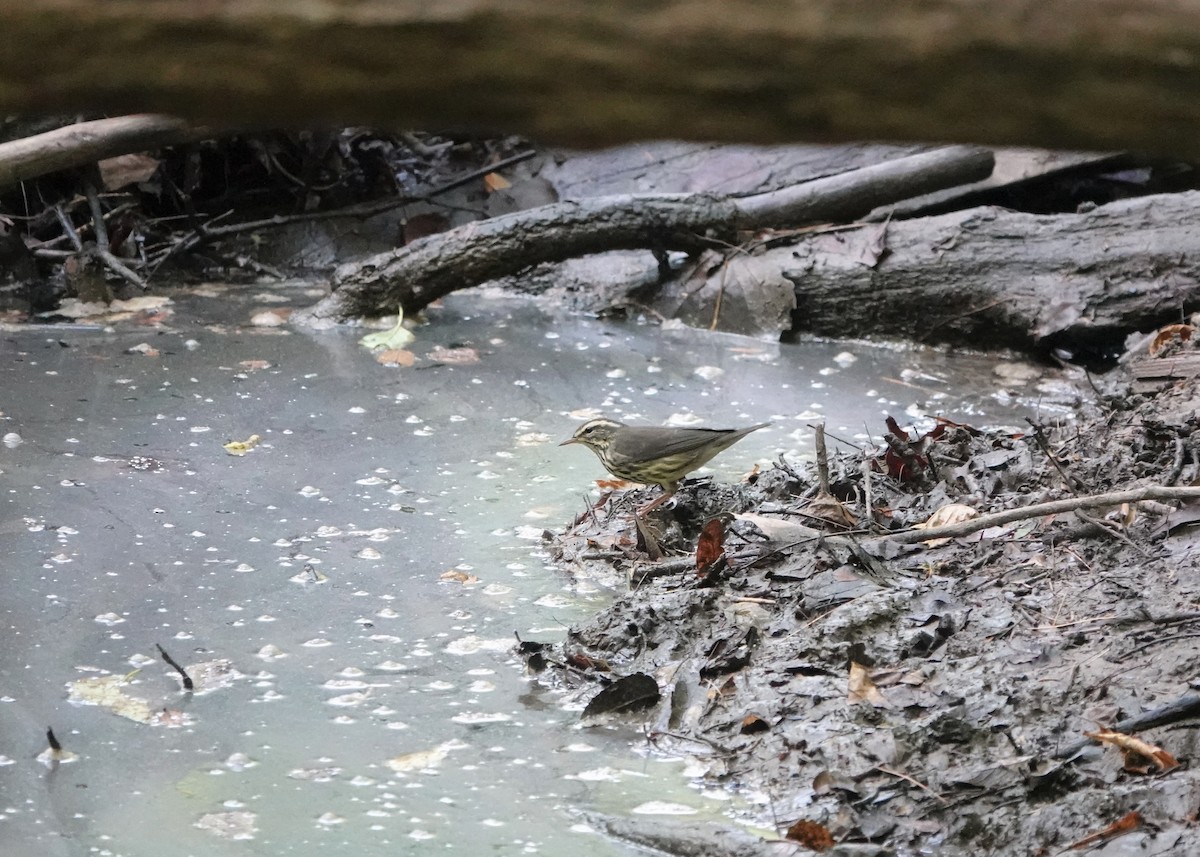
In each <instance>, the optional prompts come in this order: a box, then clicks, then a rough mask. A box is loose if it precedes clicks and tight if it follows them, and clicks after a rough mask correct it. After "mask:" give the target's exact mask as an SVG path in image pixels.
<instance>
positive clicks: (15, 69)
mask: <svg viewBox="0 0 1200 857" xmlns="http://www.w3.org/2000/svg"><path fill="white" fill-rule="evenodd" d="M0 21H2V22H3V32H4V50H3V51H0V110H4V111H6V112H14V113H20V112H26V113H34V112H45V111H66V112H70V111H72V110H105V111H108V112H111V113H119V112H131V111H146V110H154V111H160V112H166V113H172V114H175V115H180V116H187V117H190V118H193V119H200V120H214V119H216V120H220V121H229V122H240V123H247V124H253V125H256V126H261V125H262V124H264V123H265V124H268V125H272V126H277V125H293V126H294V125H311V124H314V123H322V122H323V123H330V122H343V123H344V122H347V121H350V122H366V123H370V124H375V125H379V126H385V127H386V126H391V127H397V128H404V127H410V128H411V127H418V128H446V127H469V128H477V129H488V128H491V129H498V130H503V131H513V132H519V133H523V134H527V135H529V136H532V137H534V138H537V139H543V140H547V141H557V142H561V143H569V144H571V145H590V146H594V145H601V144H607V143H613V142H617V141H620V140H632V139H653V138H667V139H703V140H726V141H730V140H738V141H744V142H792V141H797V140H853V139H890V140H924V141H942V142H944V141H961V142H976V143H993V144H1000V143H1010V144H1018V145H1022V144H1023V145H1040V146H1045V147H1048V148H1102V149H1136V150H1141V151H1151V152H1162V153H1168V154H1170V153H1173V154H1175V155H1177V156H1179V157H1193V158H1194V157H1196V156H1198V155H1200V135H1198V134H1197V133H1196V130H1197V128H1198V127H1200V76H1197V75H1196V74H1195V73H1194V69H1195V65H1196V61H1197V57H1198V56H1200V4H1196V3H1191V2H1168V0H1040V2H994V3H981V2H978V0H920V2H909V3H887V2H879V0H777V2H771V3H730V2H728V0H671V2H660V3H650V4H647V3H645V2H640V0H610V2H605V3H597V2H594V0H557V2H551V3H548V2H544V0H471V2H461V0H428V2H415V0H405V2H400V0H337V2H330V0H324V2H322V0H316V2H309V3H295V2H291V0H241V2H228V0H226V2H206V3H184V2H178V0H174V1H173V2H168V0H105V2H103V3H97V2H95V0H0Z"/></svg>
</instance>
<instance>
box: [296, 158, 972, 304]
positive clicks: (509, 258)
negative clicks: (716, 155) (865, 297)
mask: <svg viewBox="0 0 1200 857" xmlns="http://www.w3.org/2000/svg"><path fill="white" fill-rule="evenodd" d="M992 163H993V159H992V153H991V152H990V151H989V150H986V149H980V148H975V147H947V148H942V149H936V150H933V151H930V152H922V153H920V154H917V155H911V156H908V157H905V158H898V159H896V160H894V161H888V162H885V163H882V164H876V165H874V166H870V167H864V168H862V169H859V170H852V171H849V172H846V173H842V174H840V175H835V176H830V177H827V178H822V179H817V180H815V181H812V182H806V183H804V184H801V185H797V186H794V187H789V188H783V189H780V190H776V191H771V192H769V193H763V194H756V195H752V196H745V197H740V198H733V197H719V196H715V195H712V194H661V195H622V196H614V197H599V198H596V199H590V200H574V201H567V202H558V203H554V204H552V205H547V206H541V207H538V208H534V209H530V210H527V211H521V212H516V213H513V214H509V215H504V216H501V217H496V218H493V219H491V220H485V221H477V222H473V223H469V224H467V225H465V226H462V227H459V228H457V229H453V230H451V231H449V232H443V233H440V234H438V235H431V236H428V237H426V238H423V239H421V240H419V241H416V242H414V243H412V244H410V245H408V246H406V247H402V248H398V249H396V250H392V251H389V252H387V253H381V254H378V255H376V256H372V257H370V258H368V259H366V260H362V261H357V262H353V263H348V264H346V265H343V266H341V267H340V268H338V270H337V271H336V272H335V274H334V288H335V291H334V292H333V293H332V294H331V295H330V296H329V297H327V298H325V299H324V300H322V301H321V302H319V303H318V304H317V305H316V306H314V307H312V308H311V309H309V310H307V311H305V312H303V313H300V314H298V316H294V317H293V318H295V320H297V321H299V322H300V323H305V324H321V323H330V322H336V321H341V320H344V319H347V318H351V317H355V316H362V315H380V314H383V313H387V312H394V311H395V310H396V308H397V307H403V309H404V310H405V311H406V312H415V311H417V310H419V309H421V308H422V307H425V306H427V305H428V304H430V303H431V302H433V301H434V300H437V299H438V298H440V297H442V296H443V295H446V294H449V293H450V292H452V291H456V290H458V289H463V288H467V287H469V286H474V285H478V284H480V283H483V282H486V281H488V280H494V279H497V278H499V277H504V276H510V275H513V274H516V273H518V272H520V271H521V270H524V269H527V268H530V267H532V266H534V265H538V264H542V263H546V262H561V261H563V260H566V259H569V258H572V257H575V256H581V255H586V254H589V253H599V252H603V251H608V250H629V249H646V250H650V251H654V252H656V253H660V254H661V253H662V252H664V251H666V250H686V251H689V252H695V251H698V250H700V249H703V248H707V247H713V246H728V245H729V244H731V243H732V242H733V241H734V240H735V237H736V233H737V232H738V230H743V229H758V228H762V227H764V226H766V225H767V224H772V225H775V226H785V225H796V224H801V223H812V222H817V221H825V220H849V219H853V218H855V217H860V216H863V215H865V214H867V213H868V212H870V211H871V210H872V209H875V208H877V207H879V206H881V205H886V204H889V203H893V202H897V201H899V200H902V199H908V198H910V197H913V196H918V195H921V194H924V193H929V192H931V191H933V190H935V189H939V188H945V187H950V186H953V185H956V184H962V183H965V182H969V181H975V180H977V179H979V178H982V177H984V176H986V175H987V174H988V173H990V172H991V168H992Z"/></svg>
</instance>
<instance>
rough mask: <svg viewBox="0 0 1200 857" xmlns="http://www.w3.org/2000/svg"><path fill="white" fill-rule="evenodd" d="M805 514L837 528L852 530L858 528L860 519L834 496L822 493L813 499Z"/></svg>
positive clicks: (806, 507) (805, 508) (805, 509)
mask: <svg viewBox="0 0 1200 857" xmlns="http://www.w3.org/2000/svg"><path fill="white" fill-rule="evenodd" d="M804 514H806V515H809V516H811V517H813V518H818V519H820V520H822V521H825V522H826V523H827V524H833V525H834V526H835V527H842V528H845V529H849V530H852V529H854V528H855V527H856V526H858V518H857V517H856V516H855V514H854V513H853V512H851V511H850V509H849V508H847V507H846V504H845V503H843V502H842V501H841V500H839V499H838V498H837V497H834V496H833V495H832V494H824V493H821V494H818V495H817V496H816V497H813V498H812V501H811V502H810V503H809V504H808V505H807V506H805V507H804Z"/></svg>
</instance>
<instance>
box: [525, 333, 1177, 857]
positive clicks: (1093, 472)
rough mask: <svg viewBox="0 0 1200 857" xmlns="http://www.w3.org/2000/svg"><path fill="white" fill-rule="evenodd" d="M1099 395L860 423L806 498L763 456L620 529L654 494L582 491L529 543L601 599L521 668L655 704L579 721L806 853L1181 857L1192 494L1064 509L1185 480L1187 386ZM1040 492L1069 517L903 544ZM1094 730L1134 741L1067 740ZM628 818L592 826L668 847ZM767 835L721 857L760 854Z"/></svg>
mask: <svg viewBox="0 0 1200 857" xmlns="http://www.w3.org/2000/svg"><path fill="white" fill-rule="evenodd" d="M1172 348H1177V346H1172ZM1156 359H1157V360H1167V361H1175V360H1178V359H1181V356H1180V355H1179V354H1176V355H1174V356H1168V355H1167V354H1166V352H1160V356H1159V357H1158V358H1156ZM1122 371H1124V370H1122ZM1141 374H1143V375H1144V374H1146V372H1145V370H1143V371H1142V373H1141ZM1126 377H1128V375H1126ZM1109 385H1110V387H1112V390H1111V392H1113V393H1114V394H1113V395H1109V396H1107V397H1105V398H1104V400H1103V401H1102V403H1101V404H1100V405H1098V406H1096V407H1095V409H1094V410H1093V412H1092V413H1090V414H1084V415H1081V417H1080V419H1079V420H1078V421H1073V422H1064V423H1062V424H1058V425H1036V424H1033V423H1031V424H1030V425H1029V426H1028V427H1027V431H1024V432H1022V433H1011V432H1008V433H998V432H983V431H979V430H976V429H974V428H972V427H968V426H961V425H956V424H950V423H936V424H930V425H921V426H918V427H917V428H916V429H911V428H907V427H902V426H898V425H891V426H885V425H879V426H873V427H872V429H876V430H877V437H878V438H880V440H879V442H878V443H877V444H876V446H875V447H873V448H872V449H870V450H869V451H867V452H866V453H857V452H845V451H843V452H840V453H836V454H833V455H832V456H831V457H830V459H829V462H828V463H829V469H830V475H829V491H828V493H825V492H823V491H822V490H821V488H820V486H819V478H818V474H817V473H816V469H815V467H814V466H808V465H805V466H799V465H794V464H789V463H783V462H781V464H780V465H779V466H777V467H775V468H772V469H770V470H766V471H764V472H762V473H758V474H755V475H753V476H751V477H750V479H749V480H748V482H747V483H746V484H744V485H740V486H727V485H723V486H713V485H711V484H708V483H707V482H706V481H705V480H698V481H696V482H694V483H692V484H689V485H687V486H685V489H684V490H682V491H681V492H680V493H679V495H677V499H676V501H675V502H674V503H673V504H668V505H667V506H666V507H663V508H661V509H659V510H656V511H655V512H654V513H652V514H651V515H650V516H648V518H647V519H646V521H645V523H644V525H642V526H636V525H635V521H634V518H633V514H632V510H633V508H634V506H635V505H636V504H639V503H641V502H644V500H645V499H646V498H647V497H649V496H650V494H651V493H653V492H654V491H657V489H645V490H644V491H643V490H638V491H636V492H626V493H622V492H620V491H618V492H614V493H611V494H606V495H605V496H604V497H603V498H602V500H601V501H600V502H598V503H597V504H596V506H595V508H594V509H592V510H590V511H588V512H586V513H584V514H581V515H580V516H579V518H578V519H577V520H576V521H575V522H574V524H573V525H572V526H570V527H569V528H568V529H567V530H566V532H565V533H562V534H559V535H555V536H554V537H553V538H552V543H553V550H554V552H555V555H556V556H557V557H558V559H559V562H560V563H561V564H562V565H563V567H564V568H566V569H568V570H569V571H571V572H573V573H575V574H579V575H588V576H597V575H600V576H604V575H607V576H608V579H609V580H610V582H614V585H615V586H616V587H618V588H620V589H622V590H624V592H625V594H624V595H622V596H620V597H618V598H617V600H616V601H615V603H614V604H613V605H612V607H611V608H610V609H608V610H606V611H604V612H602V613H601V614H599V615H597V616H596V617H594V618H593V619H592V620H590V621H588V622H585V623H582V624H578V625H576V626H574V627H573V628H572V629H571V631H570V633H569V635H568V638H567V640H566V641H565V643H564V644H563V645H562V646H560V647H558V648H557V649H555V650H553V651H551V652H549V653H546V652H543V653H542V660H544V664H543V663H538V664H535V665H536V666H543V667H544V668H543V669H542V670H541V672H540V673H539V679H540V680H541V681H543V682H546V683H548V684H552V685H554V686H558V687H567V688H570V689H571V694H572V698H574V699H575V700H576V701H578V702H579V704H580V705H581V706H582V704H583V703H585V702H587V701H589V700H591V699H593V698H594V697H595V696H596V694H597V692H598V691H599V690H600V689H601V688H605V687H610V686H611V685H613V684H615V683H616V680H617V679H619V678H621V677H625V676H631V675H635V674H642V675H644V676H650V677H652V678H653V679H654V684H656V685H657V689H658V696H657V698H655V695H654V694H653V693H649V694H648V693H646V691H645V687H644V686H643V687H642V688H641V691H640V692H636V693H634V694H633V695H631V696H629V697H627V698H625V699H624V700H620V699H618V700H617V701H616V703H615V704H614V705H612V706H611V708H612V710H611V711H607V712H602V713H600V714H598V715H594V716H589V717H588V718H587V719H586V720H587V722H592V723H595V724H598V725H599V724H603V723H604V722H606V721H607V720H609V719H611V718H618V719H621V720H623V721H633V722H636V723H638V724H640V725H641V726H642V727H644V729H645V730H646V736H647V742H648V745H649V747H650V748H652V750H653V751H654V752H662V753H667V754H672V755H682V756H687V757H691V758H692V759H694V760H695V761H696V762H697V763H698V764H699V765H700V766H701V767H702V770H703V774H702V778H703V780H705V781H706V782H708V783H711V784H715V785H720V786H724V787H728V788H732V789H736V790H739V791H742V792H743V793H745V794H746V795H748V796H751V797H753V798H754V799H756V800H757V801H758V802H759V803H760V805H761V807H762V813H761V815H760V816H759V817H758V818H756V819H748V821H753V822H754V823H755V824H757V825H758V826H760V827H766V828H774V829H776V830H777V831H778V835H781V836H782V835H783V834H784V833H785V832H786V831H788V829H789V828H792V830H793V835H792V838H793V839H795V840H798V841H800V842H807V843H808V844H809V845H821V844H831V843H838V846H837V848H838V850H839V851H841V852H845V853H880V854H884V853H905V852H911V851H914V850H922V851H930V850H932V851H936V852H937V853H941V854H963V855H966V854H972V855H975V854H989V855H1008V854H1030V853H1034V854H1038V853H1057V852H1059V851H1060V850H1062V849H1064V848H1067V847H1069V846H1070V845H1072V844H1073V843H1082V842H1085V841H1086V842H1088V843H1090V844H1091V845H1093V846H1097V847H1099V846H1102V845H1104V843H1107V842H1108V841H1109V840H1110V839H1111V840H1113V841H1114V844H1112V845H1109V846H1108V847H1107V848H1105V849H1104V853H1168V852H1169V853H1192V852H1194V851H1196V850H1198V849H1200V839H1198V838H1197V833H1196V830H1195V827H1194V825H1193V824H1192V821H1193V818H1194V813H1195V812H1196V809H1197V806H1198V805H1200V778H1198V777H1197V775H1196V774H1195V773H1194V772H1192V771H1190V770H1189V769H1188V768H1187V766H1186V764H1179V765H1175V764H1174V762H1176V761H1177V760H1187V759H1188V758H1190V757H1191V756H1192V755H1193V754H1194V752H1195V749H1196V748H1195V741H1196V738H1195V735H1196V732H1195V729H1194V720H1189V719H1188V717H1189V716H1191V717H1194V716H1195V714H1196V709H1197V705H1196V703H1197V697H1196V696H1195V695H1194V693H1195V692H1194V690H1193V683H1194V675H1195V664H1196V662H1197V658H1198V657H1200V642H1198V641H1200V632H1198V631H1197V630H1196V625H1197V624H1198V623H1200V611H1197V610H1196V608H1195V603H1196V600H1197V598H1200V568H1198V567H1197V562H1196V559H1195V557H1196V553H1197V550H1198V549H1200V545H1198V543H1197V539H1196V534H1195V532H1194V528H1193V527H1191V526H1189V523H1190V521H1191V520H1193V519H1194V518H1196V517H1197V515H1196V513H1195V511H1194V507H1193V506H1189V505H1187V503H1188V502H1191V503H1194V502H1196V501H1195V500H1194V499H1193V500H1188V501H1184V503H1183V504H1182V505H1181V503H1180V502H1178V501H1175V502H1167V501H1164V500H1153V501H1149V500H1145V501H1142V502H1127V503H1123V504H1110V505H1104V504H1103V500H1098V501H1095V502H1092V503H1087V502H1086V498H1089V497H1095V496H1097V495H1107V494H1110V493H1112V492H1125V493H1126V495H1127V496H1128V492H1129V491H1130V489H1137V488H1139V487H1146V486H1159V488H1157V489H1153V490H1159V491H1160V492H1161V491H1163V490H1165V489H1163V488H1162V486H1190V485H1192V484H1193V483H1195V482H1196V481H1197V479H1198V478H1200V463H1198V450H1197V448H1196V445H1195V441H1194V439H1193V430H1194V428H1195V424H1196V420H1197V416H1196V413H1197V407H1198V406H1200V390H1198V388H1197V385H1196V383H1195V382H1194V381H1187V382H1176V383H1175V385H1174V386H1168V387H1167V388H1166V389H1162V390H1161V391H1160V392H1157V393H1156V394H1139V395H1135V394H1133V393H1131V392H1130V387H1129V386H1128V384H1121V385H1117V386H1113V382H1112V381H1111V380H1110V381H1109ZM1162 386H1163V385H1160V388H1161V387H1162ZM1148 490H1150V489H1148ZM1194 491H1195V489H1190V490H1184V491H1181V492H1179V493H1181V494H1184V495H1186V494H1189V493H1192V492H1194ZM1169 493H1170V492H1166V493H1163V494H1162V496H1164V497H1165V496H1169ZM1050 501H1064V502H1063V503H1059V506H1060V507H1062V506H1070V505H1072V502H1071V501H1075V505H1078V506H1079V508H1078V510H1077V511H1073V512H1072V511H1060V512H1059V513H1058V514H1045V513H1042V514H1032V513H1031V514H1028V515H1024V514H1022V513H1020V512H1016V511H1014V512H1012V513H1011V514H1010V515H1009V517H1010V518H1012V520H1009V521H1008V522H1006V523H1003V524H1000V525H993V526H986V527H984V528H983V529H978V528H976V531H974V532H970V533H967V534H964V535H959V536H958V537H956V538H949V539H941V540H938V541H931V542H924V541H920V540H919V539H920V538H922V537H924V536H923V534H917V535H915V536H914V535H913V534H912V532H911V530H910V529H909V528H911V527H912V526H913V525H916V524H921V523H923V522H926V521H928V520H929V519H930V517H931V516H934V515H935V513H937V515H938V516H939V517H935V519H934V521H932V522H930V526H937V525H939V524H943V523H947V522H954V521H960V522H961V523H959V524H958V526H959V527H960V528H961V529H971V528H972V526H973V524H972V521H971V519H972V516H986V515H989V514H992V513H995V512H997V511H1002V510H1018V509H1023V508H1025V507H1031V506H1034V505H1035V504H1040V503H1046V502H1050ZM948 508H949V509H952V510H953V511H949V512H947V511H944V510H946V509H948ZM868 510H869V511H868ZM938 510H943V511H942V512H939V511H938ZM722 514H724V516H725V520H727V521H728V523H727V525H726V526H725V527H724V530H725V533H724V547H723V550H719V551H717V553H716V554H714V553H713V550H712V547H711V546H710V547H709V548H707V549H705V548H703V547H702V548H701V549H700V553H701V554H702V556H701V564H704V561H705V560H706V559H708V560H712V559H713V557H714V556H715V557H716V559H715V561H711V562H710V563H709V564H708V566H707V568H706V570H705V571H704V572H703V573H701V572H698V571H697V558H696V551H697V540H698V539H699V538H700V531H701V528H702V527H703V526H704V525H705V524H706V523H707V522H708V521H711V520H712V519H713V518H717V517H720V516H721V515H722ZM943 518H945V520H943ZM978 520H983V524H986V523H987V520H986V519H983V518H980V519H978ZM639 530H641V531H640V532H639ZM905 532H907V533H908V535H907V536H905V535H902V534H903V533H905ZM932 534H933V533H932V532H931V535H932ZM647 539H649V540H650V541H651V542H657V543H658V546H659V547H660V548H661V550H662V551H663V558H662V559H658V560H651V559H650V558H649V556H648V550H650V549H651V548H652V547H653V545H652V544H648V543H647ZM706 550H707V557H705V556H703V554H705V553H706ZM609 693H610V694H611V693H612V691H611V690H610V691H609ZM1173 704H1177V705H1176V706H1175V707H1174V708H1172V705H1173ZM594 708H595V706H594V705H593V709H594ZM1105 727H1110V728H1113V729H1117V730H1120V731H1127V732H1130V733H1133V734H1134V737H1136V739H1139V740H1142V741H1145V742H1148V743H1149V745H1152V746H1151V747H1150V748H1149V749H1147V748H1145V747H1143V748H1142V750H1143V753H1142V754H1138V753H1136V752H1133V751H1130V752H1129V753H1127V754H1124V755H1123V753H1122V752H1121V751H1120V750H1118V749H1115V748H1114V747H1112V746H1110V745H1109V744H1102V743H1100V742H1099V741H1096V740H1094V739H1090V738H1088V737H1087V734H1086V733H1093V734H1094V733H1096V732H1097V730H1100V729H1102V728H1105ZM1112 740H1119V741H1123V740H1124V739H1112ZM1155 748H1159V749H1161V750H1162V751H1164V752H1165V753H1166V754H1169V755H1163V754H1157V755H1156V754H1155V753H1154V752H1153V751H1154V749H1155ZM1145 754H1150V756H1151V758H1145V757H1144V755H1145ZM1134 813H1136V815H1134ZM797 823H801V825H800V826H799V827H795V826H794V825H796V824H797ZM633 826H634V827H635V828H637V831H638V832H637V833H636V834H634V833H630V829H629V824H627V823H625V824H620V825H616V828H617V829H612V830H610V832H611V833H612V834H613V835H615V836H618V837H619V838H625V839H631V840H635V841H636V840H637V839H638V837H640V836H646V837H649V838H650V839H652V840H654V841H656V842H657V843H658V844H657V845H656V847H659V848H664V847H665V848H666V850H668V851H671V850H672V846H670V845H669V844H668V845H667V846H664V845H663V844H662V840H664V839H665V840H667V841H668V842H670V841H673V839H672V835H671V834H670V832H669V831H668V832H664V831H663V830H661V829H660V828H658V827H657V826H655V825H650V826H649V827H647V826H646V825H643V826H641V827H640V828H639V827H638V826H637V825H636V824H634V825H633ZM1087 837H1094V838H1093V839H1090V840H1089V839H1086V838H1087ZM770 838H771V837H770V835H769V834H768V835H767V836H766V837H765V838H764V839H763V840H761V841H760V842H759V844H758V845H756V846H753V847H752V848H751V847H750V846H747V845H746V844H745V843H744V842H743V843H742V844H741V845H739V846H738V847H737V848H736V849H735V850H734V851H731V852H730V853H743V854H745V853H764V854H767V853H769V854H778V853H780V849H781V848H782V847H783V846H781V845H780V844H778V843H775V844H772V843H770V842H769V841H768V840H769V839H770ZM739 841H741V840H739ZM1189 843H1190V844H1189ZM714 847H715V846H714ZM689 848H690V846H689V845H688V844H687V843H686V842H685V841H684V840H683V839H680V840H679V841H678V847H677V848H675V850H674V853H694V852H693V851H691V850H689Z"/></svg>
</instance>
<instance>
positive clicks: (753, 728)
mask: <svg viewBox="0 0 1200 857" xmlns="http://www.w3.org/2000/svg"><path fill="white" fill-rule="evenodd" d="M770 728H771V724H770V723H768V722H767V721H765V720H763V719H762V718H761V717H759V716H758V715H757V714H747V715H746V716H745V717H743V718H742V729H741V732H742V734H743V735H753V734H754V733H756V732H767V731H769V730H770Z"/></svg>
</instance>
